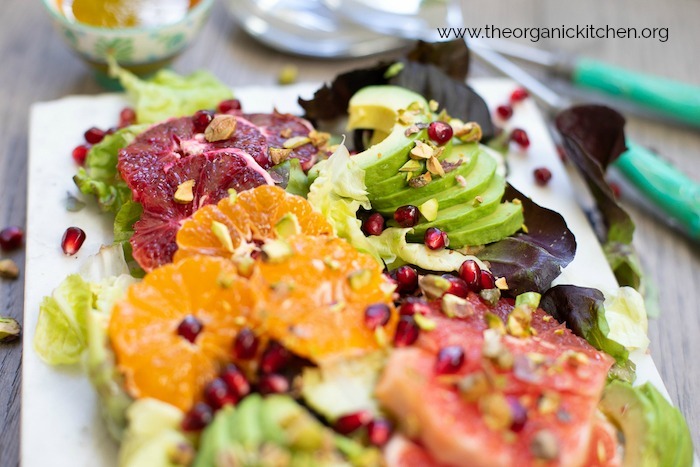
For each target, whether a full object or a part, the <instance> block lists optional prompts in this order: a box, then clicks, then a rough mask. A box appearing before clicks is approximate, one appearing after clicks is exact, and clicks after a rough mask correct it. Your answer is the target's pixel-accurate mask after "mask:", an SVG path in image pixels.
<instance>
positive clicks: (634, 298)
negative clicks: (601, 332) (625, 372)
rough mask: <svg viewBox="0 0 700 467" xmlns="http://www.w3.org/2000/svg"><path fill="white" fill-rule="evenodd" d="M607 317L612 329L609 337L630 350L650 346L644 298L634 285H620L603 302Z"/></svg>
mask: <svg viewBox="0 0 700 467" xmlns="http://www.w3.org/2000/svg"><path fill="white" fill-rule="evenodd" d="M603 308H604V309H605V319H606V320H607V322H608V327H609V328H610V331H609V332H608V338H610V339H612V340H614V341H616V342H619V343H620V344H622V345H624V346H625V348H627V349H628V350H635V349H640V350H646V349H647V347H649V337H647V332H648V328H649V322H648V321H647V312H646V307H645V306H644V299H643V298H642V296H641V295H640V294H639V292H637V291H636V290H634V289H633V288H632V287H620V288H619V289H618V291H617V293H616V294H615V295H613V296H611V297H608V298H606V299H605V302H604V303H603Z"/></svg>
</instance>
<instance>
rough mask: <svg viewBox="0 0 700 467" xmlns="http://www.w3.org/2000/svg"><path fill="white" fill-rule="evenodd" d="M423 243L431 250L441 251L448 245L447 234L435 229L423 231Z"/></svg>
mask: <svg viewBox="0 0 700 467" xmlns="http://www.w3.org/2000/svg"><path fill="white" fill-rule="evenodd" d="M423 243H425V246H427V247H428V248H430V249H431V250H441V249H443V248H445V247H446V246H447V245H449V244H450V241H449V239H448V237H447V233H446V232H443V231H442V230H440V229H438V228H437V227H430V228H429V229H428V230H426V231H425V235H424V236H423Z"/></svg>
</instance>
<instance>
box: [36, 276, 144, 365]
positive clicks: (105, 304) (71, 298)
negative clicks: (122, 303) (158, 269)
mask: <svg viewBox="0 0 700 467" xmlns="http://www.w3.org/2000/svg"><path fill="white" fill-rule="evenodd" d="M135 281H136V279H134V278H133V277H131V276H129V275H126V274H124V275H120V276H117V277H110V278H107V279H103V280H101V281H99V282H94V283H91V282H87V281H86V280H85V279H83V278H82V277H81V276H80V275H78V274H72V275H70V276H68V277H67V278H66V279H65V280H64V281H63V282H62V283H61V284H60V285H59V286H58V287H57V288H56V289H55V290H54V291H53V293H52V294H51V296H49V297H45V298H44V300H43V301H42V303H41V305H40V307H39V320H38V322H37V325H36V332H35V334H34V349H35V350H36V352H37V354H39V357H40V358H41V359H42V360H44V361H45V362H46V363H48V364H50V365H72V364H76V363H79V362H80V360H81V356H82V354H83V351H84V350H85V349H86V348H87V346H88V329H87V327H88V315H89V313H91V312H93V311H94V312H99V313H103V314H106V315H107V316H108V315H109V313H110V311H111V309H112V306H113V305H114V302H115V301H116V300H118V299H119V298H121V297H122V296H123V295H124V293H125V292H126V289H127V288H128V286H129V285H131V284H132V283H134V282H135Z"/></svg>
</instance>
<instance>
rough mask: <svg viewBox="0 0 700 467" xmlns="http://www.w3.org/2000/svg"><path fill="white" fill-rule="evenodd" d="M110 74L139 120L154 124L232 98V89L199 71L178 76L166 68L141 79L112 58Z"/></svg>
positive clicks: (214, 105)
mask: <svg viewBox="0 0 700 467" xmlns="http://www.w3.org/2000/svg"><path fill="white" fill-rule="evenodd" d="M110 75H112V76H113V77H115V78H119V82H120V83H121V85H122V86H123V87H124V89H125V90H126V92H127V93H128V94H129V97H131V99H132V101H133V102H134V103H135V110H136V119H137V122H138V123H157V122H161V121H163V120H167V119H169V118H175V117H182V116H184V115H191V114H193V113H195V112H196V111H198V110H201V109H213V108H216V106H217V104H218V103H219V102H221V101H223V100H226V99H231V98H232V97H233V91H232V90H231V88H229V87H228V86H226V85H225V84H223V83H222V82H221V81H219V80H218V79H217V78H216V77H215V76H214V75H212V74H211V73H208V72H206V71H201V70H200V71H195V72H194V73H192V74H191V75H188V76H181V75H179V74H177V73H175V72H173V71H170V70H167V69H165V70H160V71H159V72H158V73H156V74H155V75H153V77H151V78H149V79H145V80H144V79H140V78H139V77H137V76H136V75H134V74H133V73H131V72H130V71H128V70H125V69H123V68H121V67H119V66H118V65H117V64H116V62H114V61H112V62H111V63H110Z"/></svg>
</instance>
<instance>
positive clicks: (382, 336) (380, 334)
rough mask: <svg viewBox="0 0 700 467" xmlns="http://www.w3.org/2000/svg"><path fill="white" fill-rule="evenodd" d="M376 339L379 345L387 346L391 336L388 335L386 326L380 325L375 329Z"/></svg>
mask: <svg viewBox="0 0 700 467" xmlns="http://www.w3.org/2000/svg"><path fill="white" fill-rule="evenodd" d="M374 340H375V341H376V342H377V345H378V346H379V347H386V346H387V345H388V344H389V337H388V336H387V335H386V329H385V328H384V326H379V327H377V328H376V329H375V330H374Z"/></svg>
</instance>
